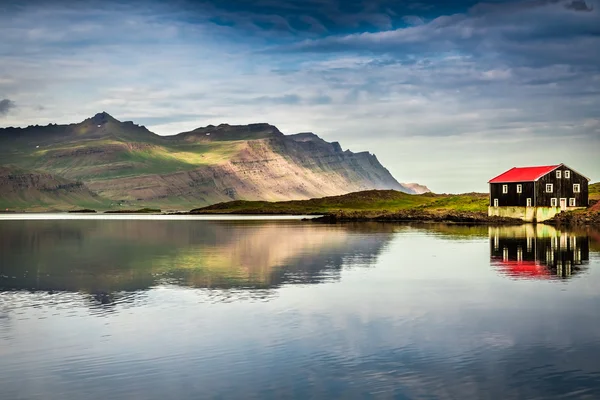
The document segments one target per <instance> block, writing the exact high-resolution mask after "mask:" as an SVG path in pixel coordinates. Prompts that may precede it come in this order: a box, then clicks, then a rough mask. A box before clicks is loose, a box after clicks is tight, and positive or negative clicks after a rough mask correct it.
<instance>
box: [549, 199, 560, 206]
mask: <svg viewBox="0 0 600 400" xmlns="http://www.w3.org/2000/svg"><path fill="white" fill-rule="evenodd" d="M550 207H558V199H557V198H556V197H554V198H551V199H550Z"/></svg>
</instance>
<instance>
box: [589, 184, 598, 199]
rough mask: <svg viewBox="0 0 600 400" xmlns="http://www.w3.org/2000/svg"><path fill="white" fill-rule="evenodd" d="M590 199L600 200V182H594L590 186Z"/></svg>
mask: <svg viewBox="0 0 600 400" xmlns="http://www.w3.org/2000/svg"><path fill="white" fill-rule="evenodd" d="M588 190H589V197H590V200H599V201H600V182H596V183H592V184H590V185H589V186H588Z"/></svg>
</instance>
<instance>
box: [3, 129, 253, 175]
mask: <svg viewBox="0 0 600 400" xmlns="http://www.w3.org/2000/svg"><path fill="white" fill-rule="evenodd" d="M240 145H241V144H240V143H239V142H212V143H202V144H175V143H173V144H171V143H161V144H147V146H144V147H141V146H140V147H132V146H128V145H127V143H126V142H124V141H120V140H106V139H100V140H90V141H85V143H84V144H82V143H81V142H76V143H61V144H50V145H47V146H44V147H41V148H40V149H34V150H32V149H27V148H16V149H12V151H11V153H5V154H2V159H3V162H2V163H3V164H13V165H18V166H19V167H21V168H25V169H39V170H44V171H49V172H51V173H54V174H58V175H62V176H65V177H68V178H71V179H73V178H77V179H83V180H86V181H93V180H105V179H113V178H119V177H127V176H141V175H152V174H167V173H171V172H177V171H189V170H193V169H196V168H198V167H200V166H204V165H215V164H219V163H221V162H223V161H225V160H227V159H229V158H230V157H232V156H233V155H234V154H236V153H237V151H238V148H239V147H240ZM89 148H93V149H94V150H96V151H98V152H99V151H103V152H105V154H102V155H101V154H99V153H92V154H91V155H89V156H83V157H68V156H65V157H63V156H61V155H62V154H69V153H73V152H77V151H83V150H85V149H89Z"/></svg>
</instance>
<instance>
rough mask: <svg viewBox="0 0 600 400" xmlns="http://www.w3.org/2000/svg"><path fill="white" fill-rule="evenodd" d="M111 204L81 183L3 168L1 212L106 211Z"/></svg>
mask: <svg viewBox="0 0 600 400" xmlns="http://www.w3.org/2000/svg"><path fill="white" fill-rule="evenodd" d="M108 204H109V202H108V201H107V200H105V199H102V198H101V197H100V196H98V195H96V194H95V193H92V192H91V191H90V190H89V189H88V188H87V187H86V186H85V185H84V184H83V183H81V182H73V181H69V180H68V179H64V178H60V177H56V176H53V175H51V174H48V173H42V172H35V171H25V170H21V169H19V168H14V167H3V166H0V210H6V209H11V210H14V209H28V210H36V209H38V210H48V209H56V210H69V209H73V208H77V207H86V208H103V207H106V206H107V205H108ZM32 206H33V207H32Z"/></svg>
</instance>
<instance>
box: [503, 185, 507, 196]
mask: <svg viewBox="0 0 600 400" xmlns="http://www.w3.org/2000/svg"><path fill="white" fill-rule="evenodd" d="M502 193H504V194H506V193H508V185H502Z"/></svg>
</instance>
